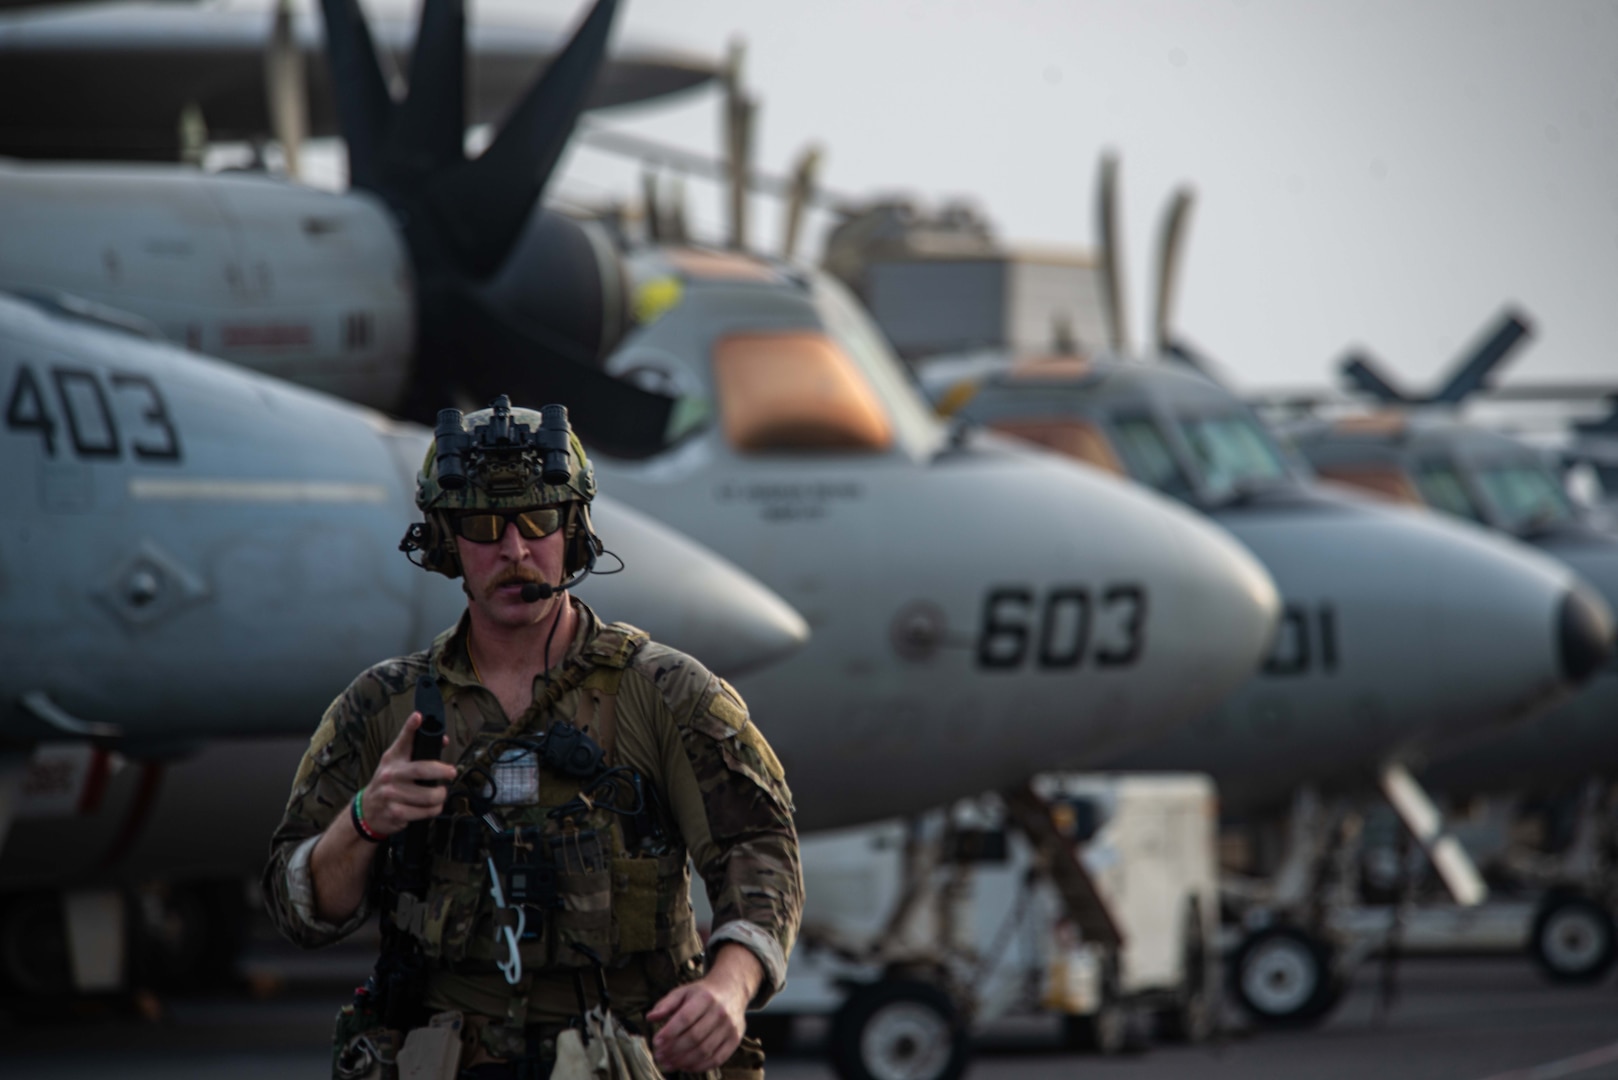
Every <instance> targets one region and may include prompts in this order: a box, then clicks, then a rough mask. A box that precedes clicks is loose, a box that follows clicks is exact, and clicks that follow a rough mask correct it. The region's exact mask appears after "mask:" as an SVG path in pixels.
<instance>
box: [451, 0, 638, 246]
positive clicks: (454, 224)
mask: <svg viewBox="0 0 1618 1080" xmlns="http://www.w3.org/2000/svg"><path fill="white" fill-rule="evenodd" d="M617 12H618V0H596V4H595V6H594V7H593V8H591V10H590V13H589V14H588V15H586V16H585V18H584V22H583V23H581V24H580V26H579V28H578V30H576V31H575V32H574V34H573V37H572V40H570V41H569V42H568V43H567V47H566V48H565V49H563V50H562V52H561V53H560V54H559V55H558V56H557V57H556V59H555V60H553V61H552V62H551V65H550V66H549V67H548V68H546V69H545V73H544V75H542V76H541V77H540V78H539V80H538V81H537V82H535V83H534V85H533V86H531V87H529V89H528V92H527V93H526V94H524V95H523V96H522V99H521V100H520V101H518V102H517V105H516V106H515V107H514V108H513V109H512V110H511V113H510V115H508V116H507V117H506V119H505V121H504V122H503V123H502V124H501V126H500V133H499V134H498V135H496V136H495V139H494V142H492V143H490V144H489V147H488V149H486V150H484V151H483V153H482V154H481V155H479V156H478V158H477V159H476V160H474V161H468V162H464V163H461V164H459V165H457V166H455V167H454V168H452V169H450V170H447V171H445V172H443V173H442V174H440V175H438V176H435V177H434V178H433V179H432V180H431V181H429V187H428V200H429V202H430V203H431V205H432V208H433V210H434V212H435V213H436V215H437V216H438V217H439V219H440V220H441V221H442V222H443V223H444V225H445V226H446V229H447V232H448V234H449V238H450V241H451V243H452V244H453V246H454V247H455V249H456V250H457V252H458V253H459V254H460V256H461V259H462V263H463V265H464V267H465V269H466V270H467V272H468V273H470V274H471V275H472V276H474V277H484V276H486V275H488V274H490V273H492V272H493V271H494V270H495V269H496V268H498V267H499V266H500V264H501V263H502V262H504V261H505V258H506V255H507V254H508V253H509V252H510V250H511V246H512V244H513V243H514V242H515V240H516V237H517V233H518V230H520V229H521V228H522V225H523V222H524V221H525V220H527V218H528V215H529V214H530V213H532V212H533V209H534V205H535V204H536V203H538V202H539V199H540V196H542V195H543V194H544V193H545V185H546V184H547V183H548V182H549V181H550V178H551V173H552V172H553V171H554V170H555V168H556V163H557V161H558V159H560V158H561V156H562V151H563V149H565V148H566V146H567V142H568V139H569V138H570V137H571V136H572V134H573V128H574V126H575V124H576V123H577V122H578V119H579V114H580V113H581V112H582V111H583V110H584V103H585V99H586V98H587V97H588V96H589V94H590V89H591V87H592V86H594V84H595V79H596V72H598V71H599V70H600V68H601V60H602V58H603V57H604V56H605V55H606V52H607V37H608V34H609V33H610V32H611V30H612V20H613V16H614V15H616V14H617Z"/></svg>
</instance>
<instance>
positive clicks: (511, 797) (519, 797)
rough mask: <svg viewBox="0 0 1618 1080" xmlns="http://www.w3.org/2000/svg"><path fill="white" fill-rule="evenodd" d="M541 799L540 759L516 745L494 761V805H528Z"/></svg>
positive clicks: (530, 751)
mask: <svg viewBox="0 0 1618 1080" xmlns="http://www.w3.org/2000/svg"><path fill="white" fill-rule="evenodd" d="M538 801H539V759H538V757H536V756H535V754H534V752H533V751H532V750H526V749H524V748H522V747H519V746H514V747H512V748H511V749H509V750H506V751H504V752H503V753H502V754H501V755H500V756H499V757H498V758H496V759H495V762H494V805H496V806H528V805H531V804H533V803H536V802H538Z"/></svg>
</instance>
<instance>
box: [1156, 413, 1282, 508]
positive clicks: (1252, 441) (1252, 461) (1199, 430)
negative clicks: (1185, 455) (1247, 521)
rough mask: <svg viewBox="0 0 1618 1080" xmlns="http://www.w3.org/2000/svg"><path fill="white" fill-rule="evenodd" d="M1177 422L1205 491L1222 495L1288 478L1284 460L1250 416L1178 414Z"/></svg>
mask: <svg viewBox="0 0 1618 1080" xmlns="http://www.w3.org/2000/svg"><path fill="white" fill-rule="evenodd" d="M1178 423H1179V427H1180V432H1181V434H1182V435H1184V436H1185V441H1186V444H1187V445H1188V446H1190V448H1191V452H1192V454H1193V455H1195V457H1196V464H1197V467H1198V468H1199V469H1200V470H1201V471H1202V480H1203V485H1204V487H1205V489H1206V492H1207V493H1208V494H1210V495H1213V496H1215V497H1221V496H1225V495H1230V494H1234V493H1237V492H1241V491H1248V490H1252V489H1254V488H1263V487H1269V486H1271V485H1272V484H1275V483H1276V482H1278V481H1283V480H1285V479H1286V478H1287V467H1286V463H1285V462H1283V461H1282V460H1281V455H1280V453H1279V452H1278V451H1277V450H1276V447H1275V444H1274V443H1273V442H1271V441H1270V437H1269V436H1268V435H1267V434H1266V433H1265V432H1264V429H1263V428H1261V427H1259V425H1258V422H1257V421H1256V420H1254V419H1253V418H1252V417H1250V416H1246V415H1243V414H1241V413H1225V414H1220V415H1214V416H1200V417H1184V418H1179V419H1178Z"/></svg>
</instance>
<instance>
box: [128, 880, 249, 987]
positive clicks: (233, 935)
mask: <svg viewBox="0 0 1618 1080" xmlns="http://www.w3.org/2000/svg"><path fill="white" fill-rule="evenodd" d="M138 906H139V910H140V915H141V918H140V924H139V928H140V936H141V942H140V945H141V948H140V956H141V971H140V975H141V976H142V981H143V982H145V983H146V984H147V985H149V986H152V987H153V988H155V989H159V990H165V991H171V992H172V991H178V992H182V993H183V992H198V991H206V990H217V989H220V988H222V987H227V986H230V985H232V984H233V983H235V981H236V979H237V963H238V962H239V961H240V959H241V954H242V950H243V949H244V948H245V947H246V944H247V919H248V909H247V895H246V890H245V889H244V887H243V885H242V883H241V882H240V881H235V880H219V881H195V882H185V883H179V884H171V885H166V886H162V887H157V888H152V889H147V890H144V891H143V892H142V893H141V894H140V896H139V904H138Z"/></svg>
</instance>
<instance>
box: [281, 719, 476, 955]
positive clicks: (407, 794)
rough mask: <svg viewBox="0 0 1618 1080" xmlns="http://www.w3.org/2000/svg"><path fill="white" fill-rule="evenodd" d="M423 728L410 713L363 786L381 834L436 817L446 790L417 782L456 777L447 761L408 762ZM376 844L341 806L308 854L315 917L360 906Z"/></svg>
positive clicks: (370, 824)
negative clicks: (369, 778)
mask: <svg viewBox="0 0 1618 1080" xmlns="http://www.w3.org/2000/svg"><path fill="white" fill-rule="evenodd" d="M420 726H421V714H420V713H411V714H410V719H408V720H406V721H405V724H404V727H403V728H401V729H400V731H399V737H398V738H397V739H394V740H393V745H392V746H390V747H388V748H387V750H385V751H384V752H383V754H382V759H381V760H380V761H378V762H377V763H376V771H375V772H374V773H372V774H371V782H370V783H368V784H366V785H365V795H364V797H363V798H362V799H361V801H360V804H361V807H362V809H363V812H364V816H365V825H366V827H367V828H369V829H370V830H371V831H372V832H375V833H379V834H380V835H382V836H388V835H390V834H392V833H396V832H398V831H399V830H400V829H402V828H404V827H405V826H406V825H408V824H410V823H411V822H412V821H420V820H421V819H423V818H430V817H436V816H437V815H438V813H439V811H441V810H443V809H444V799H445V798H446V796H447V795H448V791H447V789H445V788H444V787H443V786H441V785H435V786H433V787H422V786H421V785H420V784H417V783H416V781H417V780H432V781H444V782H445V783H448V782H449V781H451V780H454V779H455V766H453V765H450V764H448V763H447V762H443V761H411V760H410V742H411V740H412V739H413V738H414V737H415V734H416V729H417V728H419V727H420ZM445 741H446V742H447V741H448V740H447V739H446V740H445ZM377 846H378V845H376V844H372V843H369V842H367V841H366V840H365V839H364V838H363V837H361V836H360V834H359V833H358V832H357V831H356V830H355V828H354V823H353V822H352V821H350V820H349V808H348V807H346V806H345V807H343V809H342V811H341V812H340V813H339V814H338V815H337V816H336V817H334V818H333V819H332V822H331V824H330V825H328V826H327V827H326V831H325V832H324V833H323V834H321V837H320V840H319V841H318V842H317V843H316V844H315V850H314V851H313V852H311V853H310V856H309V874H310V877H311V879H312V883H313V885H314V891H315V914H316V915H318V916H319V917H320V918H321V919H323V920H324V921H326V922H331V923H341V922H343V921H344V920H346V919H347V918H349V916H351V915H353V914H354V912H356V911H358V910H359V908H360V901H362V900H363V899H365V886H366V883H367V882H368V881H369V879H370V874H371V864H372V863H373V862H374V861H375V860H376V849H377Z"/></svg>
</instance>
